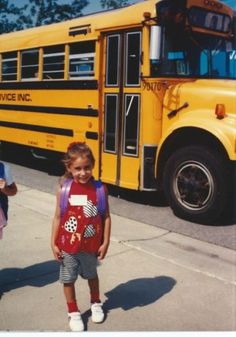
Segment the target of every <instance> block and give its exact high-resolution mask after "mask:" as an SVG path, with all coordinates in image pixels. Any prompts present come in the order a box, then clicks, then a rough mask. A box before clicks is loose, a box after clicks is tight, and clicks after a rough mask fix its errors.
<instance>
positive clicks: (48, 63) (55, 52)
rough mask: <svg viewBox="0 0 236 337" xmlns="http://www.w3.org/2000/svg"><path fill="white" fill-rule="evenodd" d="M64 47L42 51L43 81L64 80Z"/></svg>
mask: <svg viewBox="0 0 236 337" xmlns="http://www.w3.org/2000/svg"><path fill="white" fill-rule="evenodd" d="M64 64H65V46H64V45H59V46H53V47H46V48H44V49H43V79H44V80H47V79H49V80H50V79H62V78H64Z"/></svg>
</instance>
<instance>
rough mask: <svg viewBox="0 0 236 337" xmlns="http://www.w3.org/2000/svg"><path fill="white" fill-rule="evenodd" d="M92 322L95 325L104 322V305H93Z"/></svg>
mask: <svg viewBox="0 0 236 337" xmlns="http://www.w3.org/2000/svg"><path fill="white" fill-rule="evenodd" d="M91 312H92V321H93V323H102V321H103V320H104V312H103V309H102V303H93V304H92V305H91Z"/></svg>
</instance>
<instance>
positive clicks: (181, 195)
mask: <svg viewBox="0 0 236 337" xmlns="http://www.w3.org/2000/svg"><path fill="white" fill-rule="evenodd" d="M229 176H230V174H229V171H228V169H227V165H226V163H225V161H224V160H223V158H222V157H221V156H219V154H216V153H214V151H212V150H210V149H207V148H204V147H200V146H188V147H184V148H182V149H178V150H177V151H176V152H175V153H174V154H172V155H171V156H170V158H169V159H168V161H167V163H166V165H165V168H164V173H163V186H164V191H165V194H166V197H167V199H168V201H169V204H170V207H171V208H172V210H173V212H174V213H175V214H176V215H177V216H178V217H181V218H183V219H185V220H189V221H192V222H196V223H203V224H212V225H214V224H215V225H216V224H218V223H217V222H218V221H219V220H220V218H221V215H222V214H223V211H224V210H225V209H226V207H227V200H228V197H229V183H228V182H227V181H229Z"/></svg>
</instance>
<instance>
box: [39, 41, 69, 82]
mask: <svg viewBox="0 0 236 337" xmlns="http://www.w3.org/2000/svg"><path fill="white" fill-rule="evenodd" d="M59 47H62V49H63V51H61V52H60V51H57V52H51V53H49V52H47V53H45V50H46V49H53V48H55V49H57V48H59ZM65 49H66V44H60V45H54V46H50V47H46V46H45V47H43V57H42V79H43V81H47V80H53V81H56V80H63V79H64V76H65V65H66V53H65ZM57 56H62V57H63V62H60V65H61V64H63V70H49V71H46V70H44V67H45V65H55V64H56V63H49V64H45V59H46V58H53V57H57ZM39 63H40V61H39ZM50 73H51V74H58V73H62V76H61V77H53V76H52V77H51V76H50ZM45 74H47V75H45ZM44 76H48V77H47V78H45V77H44Z"/></svg>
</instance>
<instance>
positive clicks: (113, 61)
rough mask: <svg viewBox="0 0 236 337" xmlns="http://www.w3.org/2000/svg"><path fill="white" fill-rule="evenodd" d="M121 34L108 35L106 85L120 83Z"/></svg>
mask: <svg viewBox="0 0 236 337" xmlns="http://www.w3.org/2000/svg"><path fill="white" fill-rule="evenodd" d="M119 51H120V36H119V35H111V36H108V37H107V61H106V64H107V69H106V86H118V83H119V71H118V69H119Z"/></svg>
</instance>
